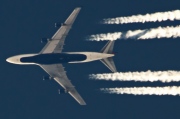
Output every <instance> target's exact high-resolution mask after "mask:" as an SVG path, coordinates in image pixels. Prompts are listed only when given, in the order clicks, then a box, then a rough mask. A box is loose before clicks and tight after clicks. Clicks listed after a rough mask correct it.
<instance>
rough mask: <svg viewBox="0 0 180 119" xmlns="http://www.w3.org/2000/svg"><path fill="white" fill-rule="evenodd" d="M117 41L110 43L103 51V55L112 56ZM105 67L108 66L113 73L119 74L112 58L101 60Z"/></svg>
mask: <svg viewBox="0 0 180 119" xmlns="http://www.w3.org/2000/svg"><path fill="white" fill-rule="evenodd" d="M114 42H115V41H108V42H107V44H106V45H105V46H104V47H103V48H102V49H101V51H100V52H101V53H106V54H112V53H113V47H114ZM100 61H101V62H102V63H103V64H104V65H105V66H107V67H108V68H109V69H110V70H111V71H112V72H117V70H116V66H115V64H114V61H113V59H112V57H108V58H104V59H101V60H100Z"/></svg>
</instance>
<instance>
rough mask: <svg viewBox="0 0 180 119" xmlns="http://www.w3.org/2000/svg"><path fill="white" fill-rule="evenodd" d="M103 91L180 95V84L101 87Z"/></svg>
mask: <svg viewBox="0 0 180 119" xmlns="http://www.w3.org/2000/svg"><path fill="white" fill-rule="evenodd" d="M100 90H101V91H105V92H107V93H110V94H112V93H115V94H133V95H174V96H175V95H180V87H179V86H166V87H132V88H101V89H100Z"/></svg>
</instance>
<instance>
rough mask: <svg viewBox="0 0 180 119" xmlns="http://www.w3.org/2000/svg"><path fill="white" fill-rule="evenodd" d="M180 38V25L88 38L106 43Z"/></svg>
mask: <svg viewBox="0 0 180 119" xmlns="http://www.w3.org/2000/svg"><path fill="white" fill-rule="evenodd" d="M177 37H180V25H179V26H176V27H174V26H167V27H158V28H151V29H144V30H134V31H131V30H129V31H126V32H115V33H107V34H96V35H90V37H89V38H88V39H89V40H90V41H104V40H111V41H113V40H118V39H138V40H146V39H153V38H158V39H160V38H177Z"/></svg>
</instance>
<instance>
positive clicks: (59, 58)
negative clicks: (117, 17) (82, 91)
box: [6, 7, 116, 105]
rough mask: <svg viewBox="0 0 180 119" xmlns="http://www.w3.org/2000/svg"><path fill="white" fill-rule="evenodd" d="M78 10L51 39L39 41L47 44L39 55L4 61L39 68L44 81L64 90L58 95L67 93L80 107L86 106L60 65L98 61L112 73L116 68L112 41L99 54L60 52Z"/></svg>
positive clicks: (78, 9) (76, 9)
mask: <svg viewBox="0 0 180 119" xmlns="http://www.w3.org/2000/svg"><path fill="white" fill-rule="evenodd" d="M80 10H81V8H80V7H78V8H75V9H74V11H73V12H72V13H71V15H70V16H69V17H68V18H67V20H66V21H65V22H64V23H63V24H62V25H61V27H60V28H59V29H58V30H57V32H56V33H55V34H54V35H53V36H52V38H51V39H42V40H41V41H42V42H47V44H46V45H45V47H44V48H43V49H42V50H41V51H40V52H39V53H36V54H21V55H16V56H13V57H10V58H8V59H6V61H7V62H9V63H13V64H20V65H38V66H40V67H41V68H43V69H44V70H45V71H46V72H47V73H48V74H49V76H46V77H43V79H44V80H49V79H54V80H55V81H56V82H57V83H59V85H61V86H62V87H63V88H64V89H63V90H58V91H59V93H69V94H70V95H71V96H72V97H73V98H74V99H75V100H76V101H77V102H78V103H79V104H80V105H86V103H85V101H84V100H83V98H82V97H81V96H80V95H79V93H78V92H77V91H76V89H75V87H74V86H73V84H72V83H71V81H70V80H69V79H68V77H67V75H66V71H65V70H64V67H63V66H62V63H83V62H90V61H95V60H100V61H101V62H102V63H104V64H105V65H106V66H107V67H108V68H109V69H110V70H111V71H112V72H116V67H115V65H114V62H113V60H112V58H111V57H113V56H114V54H113V53H112V50H113V46H114V41H109V42H108V43H107V44H106V45H105V46H104V47H103V49H102V50H101V51H100V52H62V49H63V45H64V41H65V38H66V36H67V34H68V32H69V30H70V29H71V26H72V24H73V23H74V21H75V19H76V17H77V15H78V13H79V11H80ZM56 25H57V24H56Z"/></svg>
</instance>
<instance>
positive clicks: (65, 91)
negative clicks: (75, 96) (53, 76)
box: [58, 89, 68, 94]
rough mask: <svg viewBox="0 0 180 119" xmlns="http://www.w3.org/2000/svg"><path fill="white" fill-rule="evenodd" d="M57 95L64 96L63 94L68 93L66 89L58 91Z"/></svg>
mask: <svg viewBox="0 0 180 119" xmlns="http://www.w3.org/2000/svg"><path fill="white" fill-rule="evenodd" d="M58 93H59V94H65V93H68V91H67V90H66V89H58Z"/></svg>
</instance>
